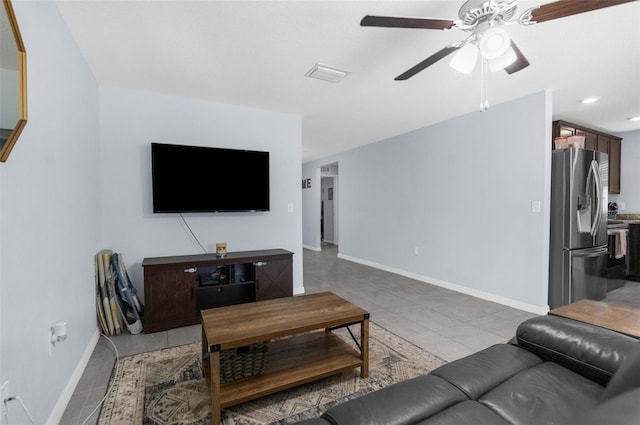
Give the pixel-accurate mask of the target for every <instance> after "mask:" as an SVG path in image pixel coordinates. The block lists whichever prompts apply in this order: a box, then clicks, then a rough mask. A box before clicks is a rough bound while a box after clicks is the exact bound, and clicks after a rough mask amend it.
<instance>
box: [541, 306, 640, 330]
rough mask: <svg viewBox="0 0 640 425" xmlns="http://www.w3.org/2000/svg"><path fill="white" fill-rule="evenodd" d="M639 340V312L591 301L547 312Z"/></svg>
mask: <svg viewBox="0 0 640 425" xmlns="http://www.w3.org/2000/svg"><path fill="white" fill-rule="evenodd" d="M549 314H553V315H556V316H563V317H568V318H569V319H574V320H579V321H581V322H585V323H591V324H592V325H596V326H600V327H603V328H607V329H611V330H614V331H616V332H620V333H623V334H626V335H630V336H633V337H636V338H640V310H637V309H633V308H628V307H622V306H618V305H614V304H608V303H603V302H600V301H593V300H586V299H585V300H580V301H576V302H575V303H571V304H567V305H563V306H561V307H558V308H554V309H553V310H551V311H550V312H549Z"/></svg>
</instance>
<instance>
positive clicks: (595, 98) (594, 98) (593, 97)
mask: <svg viewBox="0 0 640 425" xmlns="http://www.w3.org/2000/svg"><path fill="white" fill-rule="evenodd" d="M599 100H600V96H592V97H587V98H586V99H582V100H581V101H580V103H594V102H597V101H599Z"/></svg>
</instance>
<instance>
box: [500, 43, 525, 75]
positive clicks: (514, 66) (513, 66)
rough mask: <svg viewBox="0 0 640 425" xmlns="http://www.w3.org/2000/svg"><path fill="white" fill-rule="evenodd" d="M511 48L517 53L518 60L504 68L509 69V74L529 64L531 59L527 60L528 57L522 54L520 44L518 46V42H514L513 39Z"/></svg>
mask: <svg viewBox="0 0 640 425" xmlns="http://www.w3.org/2000/svg"><path fill="white" fill-rule="evenodd" d="M511 48H512V49H513V51H514V52H515V54H516V60H515V61H514V62H513V63H512V64H511V65H509V66H506V67H505V68H504V70H505V71H507V74H513V73H515V72H518V71H520V70H522V69H524V68H526V67H528V66H529V61H528V60H527V58H525V57H524V55H523V54H522V52H521V51H520V49H518V46H516V43H514V42H513V40H511Z"/></svg>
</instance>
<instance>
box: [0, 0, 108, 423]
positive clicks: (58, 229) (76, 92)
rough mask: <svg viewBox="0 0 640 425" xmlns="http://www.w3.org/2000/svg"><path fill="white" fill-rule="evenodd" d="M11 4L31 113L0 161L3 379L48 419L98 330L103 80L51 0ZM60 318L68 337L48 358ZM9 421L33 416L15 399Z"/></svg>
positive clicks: (0, 374) (42, 418)
mask: <svg viewBox="0 0 640 425" xmlns="http://www.w3.org/2000/svg"><path fill="white" fill-rule="evenodd" d="M13 5H14V9H15V12H16V15H17V20H18V23H19V26H20V30H21V33H22V38H23V41H24V44H25V47H26V51H27V90H28V110H29V115H28V119H29V120H28V122H27V124H26V127H25V128H24V131H23V132H22V135H21V136H20V139H19V140H18V142H17V144H16V145H15V147H14V148H13V150H12V152H11V155H10V156H9V159H8V161H7V162H6V163H2V164H0V382H4V381H5V380H8V381H9V388H10V392H11V394H12V395H19V396H20V397H21V398H22V400H23V402H24V403H25V405H26V406H27V408H28V409H29V410H30V411H31V413H32V414H33V417H34V419H35V422H36V423H37V424H44V423H52V422H55V421H56V420H57V419H56V417H57V418H58V419H59V417H60V416H61V414H62V411H61V410H57V411H56V410H55V409H56V408H57V407H61V408H64V404H65V403H66V401H65V400H64V399H65V398H67V400H68V397H70V395H71V391H73V387H72V386H71V387H69V386H68V384H69V383H70V382H71V381H73V379H74V377H79V374H80V373H81V372H82V370H81V368H80V369H79V366H81V365H83V361H86V360H87V359H88V357H87V356H88V355H89V354H90V353H91V351H90V348H92V341H93V343H95V341H96V338H97V333H96V318H95V317H96V315H95V298H94V270H93V254H94V253H95V252H97V250H98V249H99V247H100V243H99V241H100V222H101V211H100V161H99V127H98V88H97V84H96V81H95V80H94V78H93V76H92V74H91V72H90V71H89V69H88V67H87V65H86V63H85V62H84V58H83V57H82V55H81V54H80V52H79V50H78V49H77V47H76V45H75V43H74V41H73V39H72V38H71V35H70V34H69V32H68V30H67V27H66V25H65V24H64V22H63V20H62V18H61V16H60V14H59V12H58V8H57V6H56V4H55V3H54V2H53V1H16V2H13ZM58 321H66V322H67V327H68V339H67V340H66V341H65V342H64V343H62V344H58V345H57V346H56V347H55V348H54V350H53V353H52V355H51V357H49V355H48V342H47V338H48V332H49V328H50V327H51V325H53V324H54V323H56V322H58ZM88 348H89V351H88V352H87V349H88ZM60 400H63V402H62V403H59V402H60ZM8 423H10V424H26V423H28V419H27V417H26V416H25V415H24V413H23V412H22V409H21V408H20V405H19V404H18V403H17V402H12V403H10V404H9V416H8Z"/></svg>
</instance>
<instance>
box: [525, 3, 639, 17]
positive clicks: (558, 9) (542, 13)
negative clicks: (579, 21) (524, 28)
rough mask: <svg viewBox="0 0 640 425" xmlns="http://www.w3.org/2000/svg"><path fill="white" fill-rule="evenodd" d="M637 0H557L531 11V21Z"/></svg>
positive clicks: (575, 13)
mask: <svg viewBox="0 0 640 425" xmlns="http://www.w3.org/2000/svg"><path fill="white" fill-rule="evenodd" d="M633 1H638V0H558V1H555V2H553V3H547V4H543V5H542V6H540V7H539V8H537V9H533V10H532V11H531V21H533V22H545V21H550V20H552V19H558V18H564V17H565V16H571V15H577V14H579V13H584V12H590V11H592V10H597V9H602V8H605V7H610V6H617V5H619V4H623V3H631V2H633Z"/></svg>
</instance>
